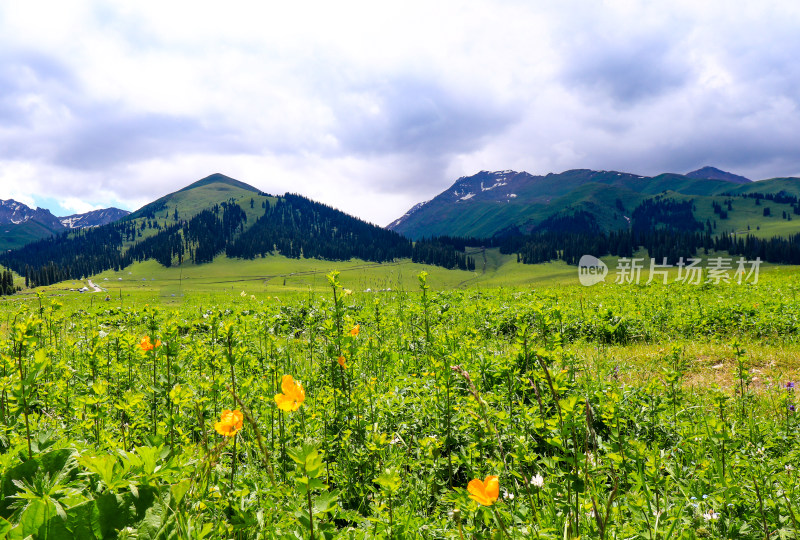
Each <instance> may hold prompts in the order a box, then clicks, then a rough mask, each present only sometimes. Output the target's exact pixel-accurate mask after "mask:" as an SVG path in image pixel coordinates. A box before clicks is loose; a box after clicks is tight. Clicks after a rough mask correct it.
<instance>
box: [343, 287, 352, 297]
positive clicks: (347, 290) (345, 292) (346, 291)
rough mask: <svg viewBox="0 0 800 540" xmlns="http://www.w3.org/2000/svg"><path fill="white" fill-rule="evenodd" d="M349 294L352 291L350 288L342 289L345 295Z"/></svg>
mask: <svg viewBox="0 0 800 540" xmlns="http://www.w3.org/2000/svg"><path fill="white" fill-rule="evenodd" d="M351 294H353V291H351V290H350V289H344V295H345V296H350V295H351Z"/></svg>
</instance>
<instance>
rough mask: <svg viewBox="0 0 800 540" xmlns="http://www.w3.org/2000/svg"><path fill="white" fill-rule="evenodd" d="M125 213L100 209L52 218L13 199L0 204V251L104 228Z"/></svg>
mask: <svg viewBox="0 0 800 540" xmlns="http://www.w3.org/2000/svg"><path fill="white" fill-rule="evenodd" d="M129 213H130V212H128V211H127V210H120V209H119V208H104V209H102V210H92V211H90V212H86V213H84V214H73V215H71V216H65V217H56V216H54V215H53V214H52V213H51V212H50V211H49V210H46V209H44V208H36V209H33V208H30V207H29V206H27V205H26V204H23V203H21V202H18V201H15V200H13V199H7V200H0V251H7V250H9V249H16V248H19V247H22V246H24V245H26V244H29V243H31V242H34V241H36V240H40V239H42V238H47V237H49V236H52V235H54V234H58V233H60V232H63V231H64V230H66V229H79V228H83V227H97V226H99V225H105V224H107V223H111V222H113V221H116V220H118V219H120V218H122V217H124V216H126V215H127V214H129Z"/></svg>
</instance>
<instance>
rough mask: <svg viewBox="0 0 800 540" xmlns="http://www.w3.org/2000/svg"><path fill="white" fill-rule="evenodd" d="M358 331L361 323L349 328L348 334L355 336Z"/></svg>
mask: <svg viewBox="0 0 800 540" xmlns="http://www.w3.org/2000/svg"><path fill="white" fill-rule="evenodd" d="M360 331H361V325H360V324H357V325H355V326H354V327H353V328H352V329H351V330H350V335H351V336H353V337H356V336H357V335H358V333H359V332H360Z"/></svg>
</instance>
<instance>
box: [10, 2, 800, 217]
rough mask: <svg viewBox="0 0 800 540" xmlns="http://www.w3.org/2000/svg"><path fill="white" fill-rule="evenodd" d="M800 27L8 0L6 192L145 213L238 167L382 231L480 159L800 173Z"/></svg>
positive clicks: (615, 13) (768, 7)
mask: <svg viewBox="0 0 800 540" xmlns="http://www.w3.org/2000/svg"><path fill="white" fill-rule="evenodd" d="M799 27H800V7H798V5H797V4H795V3H793V2H762V3H759V4H757V5H756V4H753V5H745V4H744V3H738V2H722V1H710V2H702V3H694V2H670V3H652V2H647V3H644V2H641V3H640V2H633V1H612V2H604V3H602V4H600V3H590V2H579V1H566V2H523V1H520V2H512V1H499V2H498V1H491V2H490V1H474V2H447V1H443V2H403V3H396V4H392V5H389V4H386V3H381V2H294V3H291V2H283V3H278V2H228V3H225V4H221V3H211V2H196V1H195V2H180V1H175V2H146V1H140V2H135V3H134V2H110V1H102V2H100V1H97V2H93V1H87V0H83V1H75V2H68V3H67V2H55V1H49V2H37V1H35V0H34V1H26V2H4V3H2V4H0V198H9V197H10V196H11V195H12V194H14V195H15V196H16V197H17V198H20V199H24V198H25V197H27V198H28V199H29V200H30V199H36V200H40V199H41V198H42V197H50V198H53V199H59V200H63V201H68V200H72V201H73V204H72V207H73V208H76V207H77V206H75V204H74V199H77V200H79V201H83V202H84V205H86V207H89V206H91V207H96V206H98V205H101V206H109V205H117V206H125V207H127V208H129V209H134V208H136V207H138V206H139V205H141V204H144V203H145V202H148V201H150V200H153V199H155V198H157V197H159V196H161V195H164V194H165V193H168V192H170V191H174V190H176V189H179V188H181V187H183V186H185V185H186V184H188V183H190V182H192V181H194V180H197V179H199V178H201V177H203V176H206V175H208V174H211V173H213V172H222V173H224V174H227V175H229V176H232V177H234V178H237V179H239V180H242V181H245V182H248V183H250V184H253V185H254V186H256V187H258V188H260V189H262V190H264V191H267V192H272V193H278V194H280V193H284V192H286V191H291V192H299V193H302V194H305V195H308V196H310V197H313V198H316V199H319V200H321V201H323V202H325V203H327V204H331V205H333V206H336V207H339V208H341V209H343V210H345V211H347V212H350V213H352V214H355V215H358V216H359V217H363V218H365V219H368V220H370V221H373V222H376V223H379V224H381V225H384V224H386V223H388V222H390V221H392V220H393V219H394V218H396V217H398V216H399V215H401V214H402V213H403V212H405V210H407V209H408V207H410V206H411V205H413V204H414V203H416V202H418V201H420V200H423V199H427V198H430V197H431V196H433V195H435V194H436V193H438V192H440V191H441V190H443V189H445V188H446V187H447V186H448V185H449V184H450V183H452V181H453V180H454V179H455V178H457V177H458V176H462V175H465V174H472V173H474V172H477V171H479V170H481V169H491V170H495V169H509V168H514V169H517V170H527V171H528V172H531V173H534V174H536V173H540V174H544V173H547V172H551V171H553V172H560V171H562V170H565V169H569V168H595V169H617V170H624V171H629V172H634V173H639V174H656V173H659V172H666V171H671V172H686V171H689V170H691V169H694V168H699V167H700V166H703V165H706V164H709V165H714V166H717V167H721V168H724V169H727V170H730V171H731V172H735V173H737V174H743V175H745V176H749V177H751V178H765V177H771V176H782V175H800V146H798V145H797V144H796V141H797V140H800V110H799V107H798V105H799V103H798V101H800V92H798V91H797V88H800V64H798V63H797V62H796V60H795V59H796V57H797V55H798V53H800V33H798V32H797V31H796V30H797V28H799ZM53 210H54V211H57V209H53Z"/></svg>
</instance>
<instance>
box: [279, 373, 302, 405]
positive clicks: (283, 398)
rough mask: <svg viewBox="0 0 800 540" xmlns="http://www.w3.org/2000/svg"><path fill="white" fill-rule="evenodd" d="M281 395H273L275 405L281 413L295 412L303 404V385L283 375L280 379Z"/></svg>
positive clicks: (289, 376)
mask: <svg viewBox="0 0 800 540" xmlns="http://www.w3.org/2000/svg"><path fill="white" fill-rule="evenodd" d="M281 390H283V393H282V394H276V395H275V403H277V404H278V408H279V409H280V410H282V411H286V412H291V411H296V410H297V409H299V408H300V405H302V404H303V401H305V399H306V391H305V390H304V389H303V385H301V384H300V383H299V382H296V381H295V380H294V378H292V376H291V375H284V376H283V379H281Z"/></svg>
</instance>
